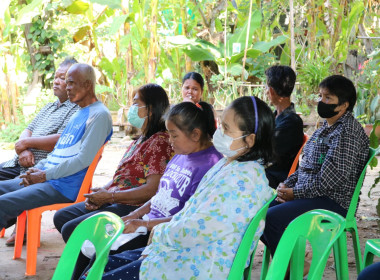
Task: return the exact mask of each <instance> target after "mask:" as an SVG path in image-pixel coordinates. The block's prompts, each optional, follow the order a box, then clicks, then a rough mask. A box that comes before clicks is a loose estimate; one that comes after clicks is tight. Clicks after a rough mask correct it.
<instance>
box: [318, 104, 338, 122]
mask: <svg viewBox="0 0 380 280" xmlns="http://www.w3.org/2000/svg"><path fill="white" fill-rule="evenodd" d="M336 107H338V104H326V103H323V102H322V101H319V102H318V108H317V110H318V115H319V116H320V117H321V118H324V119H326V118H332V117H334V116H336V115H337V114H338V113H339V112H335V111H334V110H335V108H336Z"/></svg>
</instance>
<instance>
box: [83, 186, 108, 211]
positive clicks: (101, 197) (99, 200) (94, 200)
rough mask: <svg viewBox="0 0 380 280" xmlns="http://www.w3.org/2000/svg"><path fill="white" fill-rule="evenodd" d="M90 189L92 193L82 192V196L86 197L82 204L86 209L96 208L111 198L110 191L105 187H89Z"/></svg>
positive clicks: (92, 209)
mask: <svg viewBox="0 0 380 280" xmlns="http://www.w3.org/2000/svg"><path fill="white" fill-rule="evenodd" d="M91 191H92V193H86V194H84V197H86V200H85V202H84V205H85V207H86V209H87V210H90V211H94V210H97V209H99V208H100V207H101V206H102V205H104V204H106V203H108V202H111V200H112V193H110V192H108V191H107V190H106V189H105V188H91Z"/></svg>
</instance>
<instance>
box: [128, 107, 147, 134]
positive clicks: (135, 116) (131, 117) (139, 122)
mask: <svg viewBox="0 0 380 280" xmlns="http://www.w3.org/2000/svg"><path fill="white" fill-rule="evenodd" d="M145 107H146V106H141V107H139V106H138V105H136V104H134V105H132V106H131V107H130V108H129V110H128V121H129V123H130V124H131V125H133V126H134V127H137V128H142V126H143V125H144V122H145V119H146V117H144V118H140V117H139V108H145Z"/></svg>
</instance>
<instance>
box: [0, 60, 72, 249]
mask: <svg viewBox="0 0 380 280" xmlns="http://www.w3.org/2000/svg"><path fill="white" fill-rule="evenodd" d="M75 63H78V61H77V60H76V59H75V58H72V57H67V58H66V59H65V60H64V61H63V62H62V63H61V64H60V65H59V67H58V69H57V71H56V72H55V76H54V84H53V92H54V95H55V96H56V97H57V100H56V101H55V102H52V103H48V104H47V105H45V106H44V107H43V108H42V109H41V111H40V112H39V113H38V114H37V116H36V117H35V118H34V119H33V120H32V122H31V123H30V124H29V125H28V127H27V128H26V129H25V130H24V131H23V132H22V133H21V135H20V137H19V140H18V141H17V142H16V143H15V152H16V155H15V156H14V157H13V159H11V160H9V161H6V162H3V163H0V181H4V180H10V179H14V178H16V177H17V176H19V175H20V174H22V173H25V172H26V170H28V168H30V167H33V166H34V165H35V164H37V163H38V162H39V161H40V160H42V159H45V158H46V157H47V155H48V154H49V153H50V152H51V151H52V150H53V149H54V146H55V144H56V143H57V140H58V138H59V136H60V134H61V133H62V131H63V130H64V129H65V127H66V125H67V123H68V121H69V119H70V118H71V116H72V115H73V114H74V113H75V112H76V111H77V110H78V108H79V106H78V105H76V104H75V103H72V102H70V100H69V98H68V96H67V92H66V81H65V77H66V72H67V70H68V69H69V68H70V66H71V65H73V64H75ZM15 222H16V219H12V220H10V221H8V224H7V226H6V227H10V226H12V225H13V224H14V223H15ZM14 240H15V232H13V233H12V234H11V236H10V237H9V238H8V239H7V241H6V242H5V244H6V245H7V246H13V245H14Z"/></svg>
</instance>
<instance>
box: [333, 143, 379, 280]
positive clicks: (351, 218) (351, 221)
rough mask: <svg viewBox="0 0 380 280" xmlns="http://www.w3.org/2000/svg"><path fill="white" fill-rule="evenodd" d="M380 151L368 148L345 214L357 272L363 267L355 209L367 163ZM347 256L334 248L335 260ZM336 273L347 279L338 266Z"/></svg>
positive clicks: (346, 229) (339, 277)
mask: <svg viewBox="0 0 380 280" xmlns="http://www.w3.org/2000/svg"><path fill="white" fill-rule="evenodd" d="M379 152H380V148H377V149H376V150H375V149H373V148H369V156H368V161H367V163H366V165H365V166H364V168H363V171H362V173H361V174H360V177H359V180H358V183H357V184H356V188H355V192H354V195H353V196H352V199H351V203H350V207H349V208H348V211H347V216H346V228H345V231H346V232H347V231H348V232H350V233H351V235H352V242H353V245H354V252H355V262H356V271H357V273H358V274H359V273H360V271H362V269H363V261H362V256H361V251H360V242H359V234H358V226H357V224H356V217H355V214H356V209H357V206H358V200H359V195H360V191H361V189H362V186H363V181H364V177H365V174H366V171H367V167H368V164H369V163H370V162H371V161H372V159H373V158H374V157H375V156H376V155H378V154H379ZM342 257H343V258H347V251H346V252H336V251H335V250H334V258H335V261H339V258H342ZM335 271H336V275H337V279H348V275H347V278H346V276H345V275H341V273H340V271H339V268H337V269H336V270H335Z"/></svg>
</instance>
